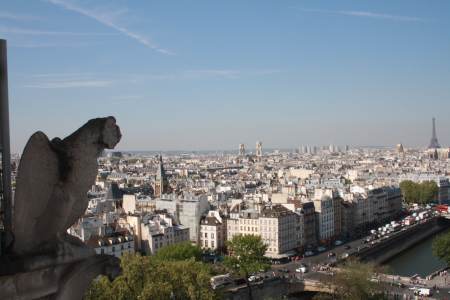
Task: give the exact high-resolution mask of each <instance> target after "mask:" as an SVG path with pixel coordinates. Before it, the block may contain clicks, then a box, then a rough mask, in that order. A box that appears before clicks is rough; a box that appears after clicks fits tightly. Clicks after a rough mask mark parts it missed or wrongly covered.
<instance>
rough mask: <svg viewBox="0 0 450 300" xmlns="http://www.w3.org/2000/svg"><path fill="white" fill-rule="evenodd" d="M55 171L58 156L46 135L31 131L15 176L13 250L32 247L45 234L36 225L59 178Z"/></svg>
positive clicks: (56, 170) (47, 206)
mask: <svg viewBox="0 0 450 300" xmlns="http://www.w3.org/2000/svg"><path fill="white" fill-rule="evenodd" d="M58 172H59V170H58V158H57V155H56V153H55V152H54V151H53V150H52V149H51V146H50V141H49V140H48V138H47V136H46V135H45V134H44V133H43V132H40V131H39V132H36V133H34V134H33V135H32V136H31V137H30V139H29V140H28V143H27V145H26V146H25V149H24V151H23V154H22V157H21V159H20V164H19V169H18V174H17V179H16V191H15V197H14V215H13V234H14V246H13V249H14V252H15V253H25V252H28V251H31V250H32V249H31V248H33V247H34V246H35V245H37V244H39V243H40V242H41V241H43V240H45V239H46V237H48V233H47V232H46V233H40V232H36V231H37V230H36V228H40V227H41V226H37V225H38V224H37V223H38V222H40V221H39V220H40V219H41V218H40V216H42V215H43V214H45V213H46V210H47V209H48V208H49V207H51V206H49V200H50V196H51V194H52V192H53V190H54V187H55V185H56V184H57V182H58V178H59V173H58ZM47 213H48V212H47ZM41 220H42V219H41ZM48 231H52V228H48Z"/></svg>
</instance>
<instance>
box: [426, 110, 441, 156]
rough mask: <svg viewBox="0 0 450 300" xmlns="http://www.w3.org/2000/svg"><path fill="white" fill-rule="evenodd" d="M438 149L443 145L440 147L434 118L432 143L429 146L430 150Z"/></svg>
mask: <svg viewBox="0 0 450 300" xmlns="http://www.w3.org/2000/svg"><path fill="white" fill-rule="evenodd" d="M438 148H441V145H439V142H438V139H437V135H436V119H435V118H433V129H432V132H431V141H430V145H429V146H428V149H438Z"/></svg>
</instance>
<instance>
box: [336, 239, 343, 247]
mask: <svg viewBox="0 0 450 300" xmlns="http://www.w3.org/2000/svg"><path fill="white" fill-rule="evenodd" d="M343 243H344V242H342V241H340V240H337V241H335V242H334V245H335V246H340V245H342V244H343Z"/></svg>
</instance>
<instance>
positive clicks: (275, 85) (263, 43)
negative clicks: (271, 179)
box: [0, 0, 450, 153]
mask: <svg viewBox="0 0 450 300" xmlns="http://www.w3.org/2000/svg"><path fill="white" fill-rule="evenodd" d="M436 3H437V4H436V5H435V6H430V5H427V3H425V2H422V1H397V2H395V3H392V2H390V1H377V2H375V1H370V2H363V3H362V2H360V1H339V2H333V3H328V2H326V1H302V2H298V1H285V2H283V3H279V2H273V1H258V2H256V1H250V2H247V3H241V2H238V1H230V2H227V3H221V4H217V3H216V4H214V5H213V4H212V3H208V2H206V1H199V2H196V3H188V2H177V3H176V4H175V3H168V2H149V3H145V4H144V3H136V2H135V3H123V2H112V3H111V2H108V3H107V2H103V1H96V2H93V1H68V0H46V1H35V2H27V5H23V3H22V2H20V1H18V2H7V3H5V4H4V5H3V10H2V12H1V13H0V38H4V39H7V41H8V63H9V65H8V67H9V68H8V69H9V86H10V88H9V89H10V114H11V146H12V147H11V148H12V152H14V153H17V152H21V151H22V150H23V147H24V145H25V143H26V141H27V139H28V138H29V136H30V135H31V134H32V133H33V132H35V131H37V130H42V131H44V132H46V133H47V134H48V135H49V138H53V137H55V136H65V135H66V134H67V133H68V132H72V131H73V129H75V128H76V127H77V126H78V125H79V124H80V123H82V122H84V121H85V120H87V119H89V118H92V117H97V116H107V115H114V116H115V117H116V118H117V120H118V122H119V123H120V124H121V127H122V130H123V140H122V141H121V143H120V144H119V145H118V149H120V150H156V151H158V150H161V151H164V150H206V149H230V150H231V149H236V151H238V149H237V147H238V145H239V144H240V143H243V144H245V147H246V150H247V151H248V152H254V151H255V149H254V145H255V142H256V141H262V142H263V147H264V148H263V149H266V148H282V149H294V148H298V147H299V146H301V145H328V144H335V145H347V144H348V145H353V146H360V145H367V146H375V145H379V146H392V147H394V146H395V145H396V144H398V143H402V144H403V145H404V146H405V147H406V148H408V147H423V148H425V147H426V146H427V145H428V144H429V141H430V120H431V118H432V117H436V127H437V135H438V139H439V142H440V145H441V146H442V147H448V146H449V145H450V119H448V117H447V116H446V114H445V112H446V111H448V109H450V101H448V99H449V98H450V87H449V86H448V84H447V82H449V80H450V73H449V71H448V70H449V69H450V55H449V53H450V51H449V50H450V42H449V40H448V39H446V38H445V37H448V34H449V33H450V29H449V28H450V26H448V20H449V14H450V13H449V12H450V4H449V3H448V2H445V1H438V2H436Z"/></svg>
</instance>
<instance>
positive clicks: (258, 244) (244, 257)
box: [224, 235, 270, 299]
mask: <svg viewBox="0 0 450 300" xmlns="http://www.w3.org/2000/svg"><path fill="white" fill-rule="evenodd" d="M227 247H228V251H229V252H230V255H229V256H226V257H225V261H224V264H225V266H226V267H228V269H229V270H230V271H231V272H233V273H234V274H237V275H240V276H244V278H245V281H246V282H247V287H248V292H249V298H250V299H253V296H252V291H251V286H250V282H249V281H248V277H249V275H250V274H252V273H256V272H259V271H260V270H267V269H268V268H269V267H270V264H269V263H268V260H267V258H266V257H265V256H264V255H265V253H266V251H267V245H266V244H264V242H263V241H262V239H261V237H260V236H256V235H235V236H233V239H232V240H231V241H229V242H228V243H227Z"/></svg>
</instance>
